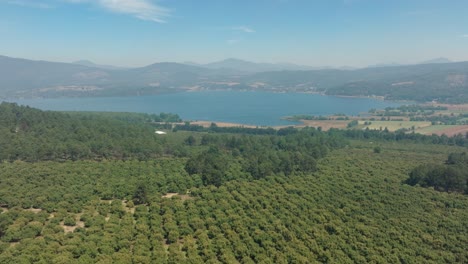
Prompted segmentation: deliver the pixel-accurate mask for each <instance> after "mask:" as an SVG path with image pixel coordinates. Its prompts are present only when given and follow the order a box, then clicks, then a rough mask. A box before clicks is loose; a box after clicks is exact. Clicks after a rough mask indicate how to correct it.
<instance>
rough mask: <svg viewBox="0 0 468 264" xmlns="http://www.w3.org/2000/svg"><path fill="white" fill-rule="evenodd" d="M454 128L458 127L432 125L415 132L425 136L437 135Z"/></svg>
mask: <svg viewBox="0 0 468 264" xmlns="http://www.w3.org/2000/svg"><path fill="white" fill-rule="evenodd" d="M453 127H457V126H450V125H432V126H428V127H423V128H419V129H416V130H415V132H416V133H420V134H424V135H432V134H437V133H438V132H440V131H442V130H446V129H450V128H453Z"/></svg>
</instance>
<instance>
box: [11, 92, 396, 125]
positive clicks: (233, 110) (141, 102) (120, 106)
mask: <svg viewBox="0 0 468 264" xmlns="http://www.w3.org/2000/svg"><path fill="white" fill-rule="evenodd" d="M8 101H12V102H17V103H19V104H22V105H29V106H31V107H35V108H39V109H43V110H58V111H109V112H139V113H160V112H166V113H175V114H179V116H180V117H181V118H182V119H184V120H203V121H218V122H230V123H239V124H246V125H258V126H277V125H288V124H295V123H294V122H290V121H287V120H282V119H281V118H283V117H285V116H292V115H300V114H304V115H315V116H319V115H323V116H325V115H332V114H336V113H344V114H346V115H358V114H362V113H367V111H368V110H369V109H372V108H376V109H383V108H385V107H395V106H399V105H401V104H400V103H396V102H390V101H382V100H376V99H371V98H350V97H336V96H323V95H319V94H301V93H269V92H233V91H209V92H184V93H173V94H161V95H151V96H138V97H93V98H54V99H15V100H8Z"/></svg>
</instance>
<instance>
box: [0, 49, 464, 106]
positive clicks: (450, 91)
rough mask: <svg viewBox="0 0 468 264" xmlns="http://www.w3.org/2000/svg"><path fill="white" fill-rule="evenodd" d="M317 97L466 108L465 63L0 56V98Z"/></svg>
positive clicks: (443, 60)
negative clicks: (132, 61) (333, 65)
mask: <svg viewBox="0 0 468 264" xmlns="http://www.w3.org/2000/svg"><path fill="white" fill-rule="evenodd" d="M201 90H240V91H252V90H260V91H273V92H315V93H323V94H329V95H346V96H379V97H382V98H385V99H398V100H401V99H403V100H416V101H433V100H436V101H439V102H465V101H466V102H468V62H448V61H447V59H443V58H439V59H434V60H431V61H427V62H425V63H423V64H417V65H392V66H382V67H368V68H363V69H329V68H326V69H316V68H309V66H299V65H294V64H269V63H253V62H249V61H243V60H237V59H227V60H224V61H221V62H215V63H209V64H205V65H194V64H181V63H173V62H163V63H155V64H151V65H148V66H145V67H139V68H128V69H127V68H118V67H113V66H109V65H98V64H94V63H92V62H89V61H79V62H75V63H60V62H48V61H33V60H27V59H17V58H11V57H6V56H0V97H3V98H9V97H63V96H65V97H67V96H134V95H145V94H157V93H167V92H180V91H201Z"/></svg>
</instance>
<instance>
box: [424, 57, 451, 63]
mask: <svg viewBox="0 0 468 264" xmlns="http://www.w3.org/2000/svg"><path fill="white" fill-rule="evenodd" d="M451 62H452V61H451V60H449V59H447V58H435V59H432V60H427V61H423V62H421V63H420V64H433V63H451Z"/></svg>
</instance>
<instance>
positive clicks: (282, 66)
mask: <svg viewBox="0 0 468 264" xmlns="http://www.w3.org/2000/svg"><path fill="white" fill-rule="evenodd" d="M201 66H203V67H206V68H209V69H233V70H237V71H240V72H247V73H252V72H267V71H286V70H288V71H304V70H317V69H321V68H318V67H312V66H303V65H296V64H292V63H256V62H250V61H245V60H239V59H234V58H230V59H225V60H222V61H217V62H212V63H208V64H204V65H201Z"/></svg>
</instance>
